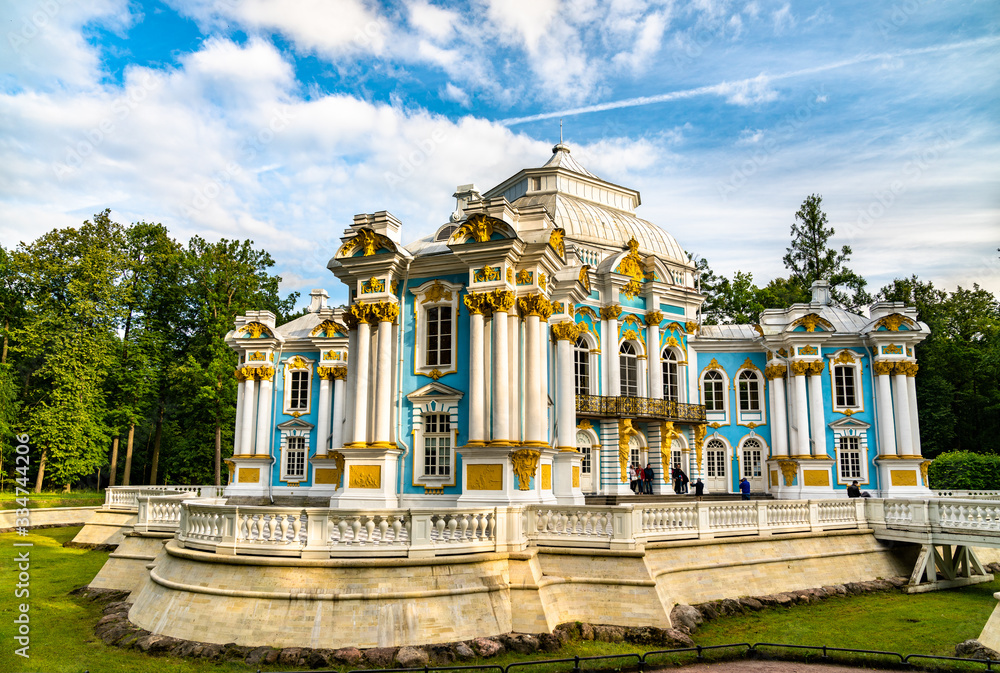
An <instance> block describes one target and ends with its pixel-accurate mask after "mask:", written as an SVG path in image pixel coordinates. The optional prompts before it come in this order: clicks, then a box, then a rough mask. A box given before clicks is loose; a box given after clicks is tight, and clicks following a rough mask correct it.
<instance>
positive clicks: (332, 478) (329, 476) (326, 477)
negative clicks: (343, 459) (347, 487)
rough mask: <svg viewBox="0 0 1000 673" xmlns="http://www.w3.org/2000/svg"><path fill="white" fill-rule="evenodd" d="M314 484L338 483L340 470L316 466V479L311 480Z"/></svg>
mask: <svg viewBox="0 0 1000 673" xmlns="http://www.w3.org/2000/svg"><path fill="white" fill-rule="evenodd" d="M313 483H314V484H339V483H340V470H334V469H332V468H325V467H317V468H316V479H315V480H314V481H313Z"/></svg>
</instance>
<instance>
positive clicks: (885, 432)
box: [872, 362, 897, 456]
mask: <svg viewBox="0 0 1000 673" xmlns="http://www.w3.org/2000/svg"><path fill="white" fill-rule="evenodd" d="M872 368H873V369H874V370H875V373H876V375H877V376H876V377H875V403H876V405H877V406H878V440H879V455H880V456H895V455H897V451H896V433H895V429H894V428H893V420H892V385H891V384H890V383H889V372H890V371H891V369H892V363H891V362H875V363H874V364H873V365H872Z"/></svg>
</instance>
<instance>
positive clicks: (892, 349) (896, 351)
mask: <svg viewBox="0 0 1000 673" xmlns="http://www.w3.org/2000/svg"><path fill="white" fill-rule="evenodd" d="M902 354H903V347H902V346H900V345H898V344H889V345H888V346H882V355H902Z"/></svg>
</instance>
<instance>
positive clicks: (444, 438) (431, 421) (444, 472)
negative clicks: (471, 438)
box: [424, 414, 451, 477]
mask: <svg viewBox="0 0 1000 673" xmlns="http://www.w3.org/2000/svg"><path fill="white" fill-rule="evenodd" d="M450 475H451V418H450V417H449V416H448V414H428V415H427V416H425V417H424V476H425V477H448V476H450Z"/></svg>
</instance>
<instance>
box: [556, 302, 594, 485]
mask: <svg viewBox="0 0 1000 673" xmlns="http://www.w3.org/2000/svg"><path fill="white" fill-rule="evenodd" d="M552 332H553V333H554V334H555V336H556V372H557V375H558V383H557V385H556V418H557V419H559V420H558V424H559V426H558V429H557V431H556V434H557V435H558V436H559V439H558V448H559V450H560V451H575V450H576V389H575V388H576V387H575V386H574V385H573V384H574V381H573V377H574V372H573V342H574V341H576V328H575V326H574V325H573V324H572V323H565V322H564V323H559V324H558V325H554V326H553V327H552ZM591 469H593V468H591Z"/></svg>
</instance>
